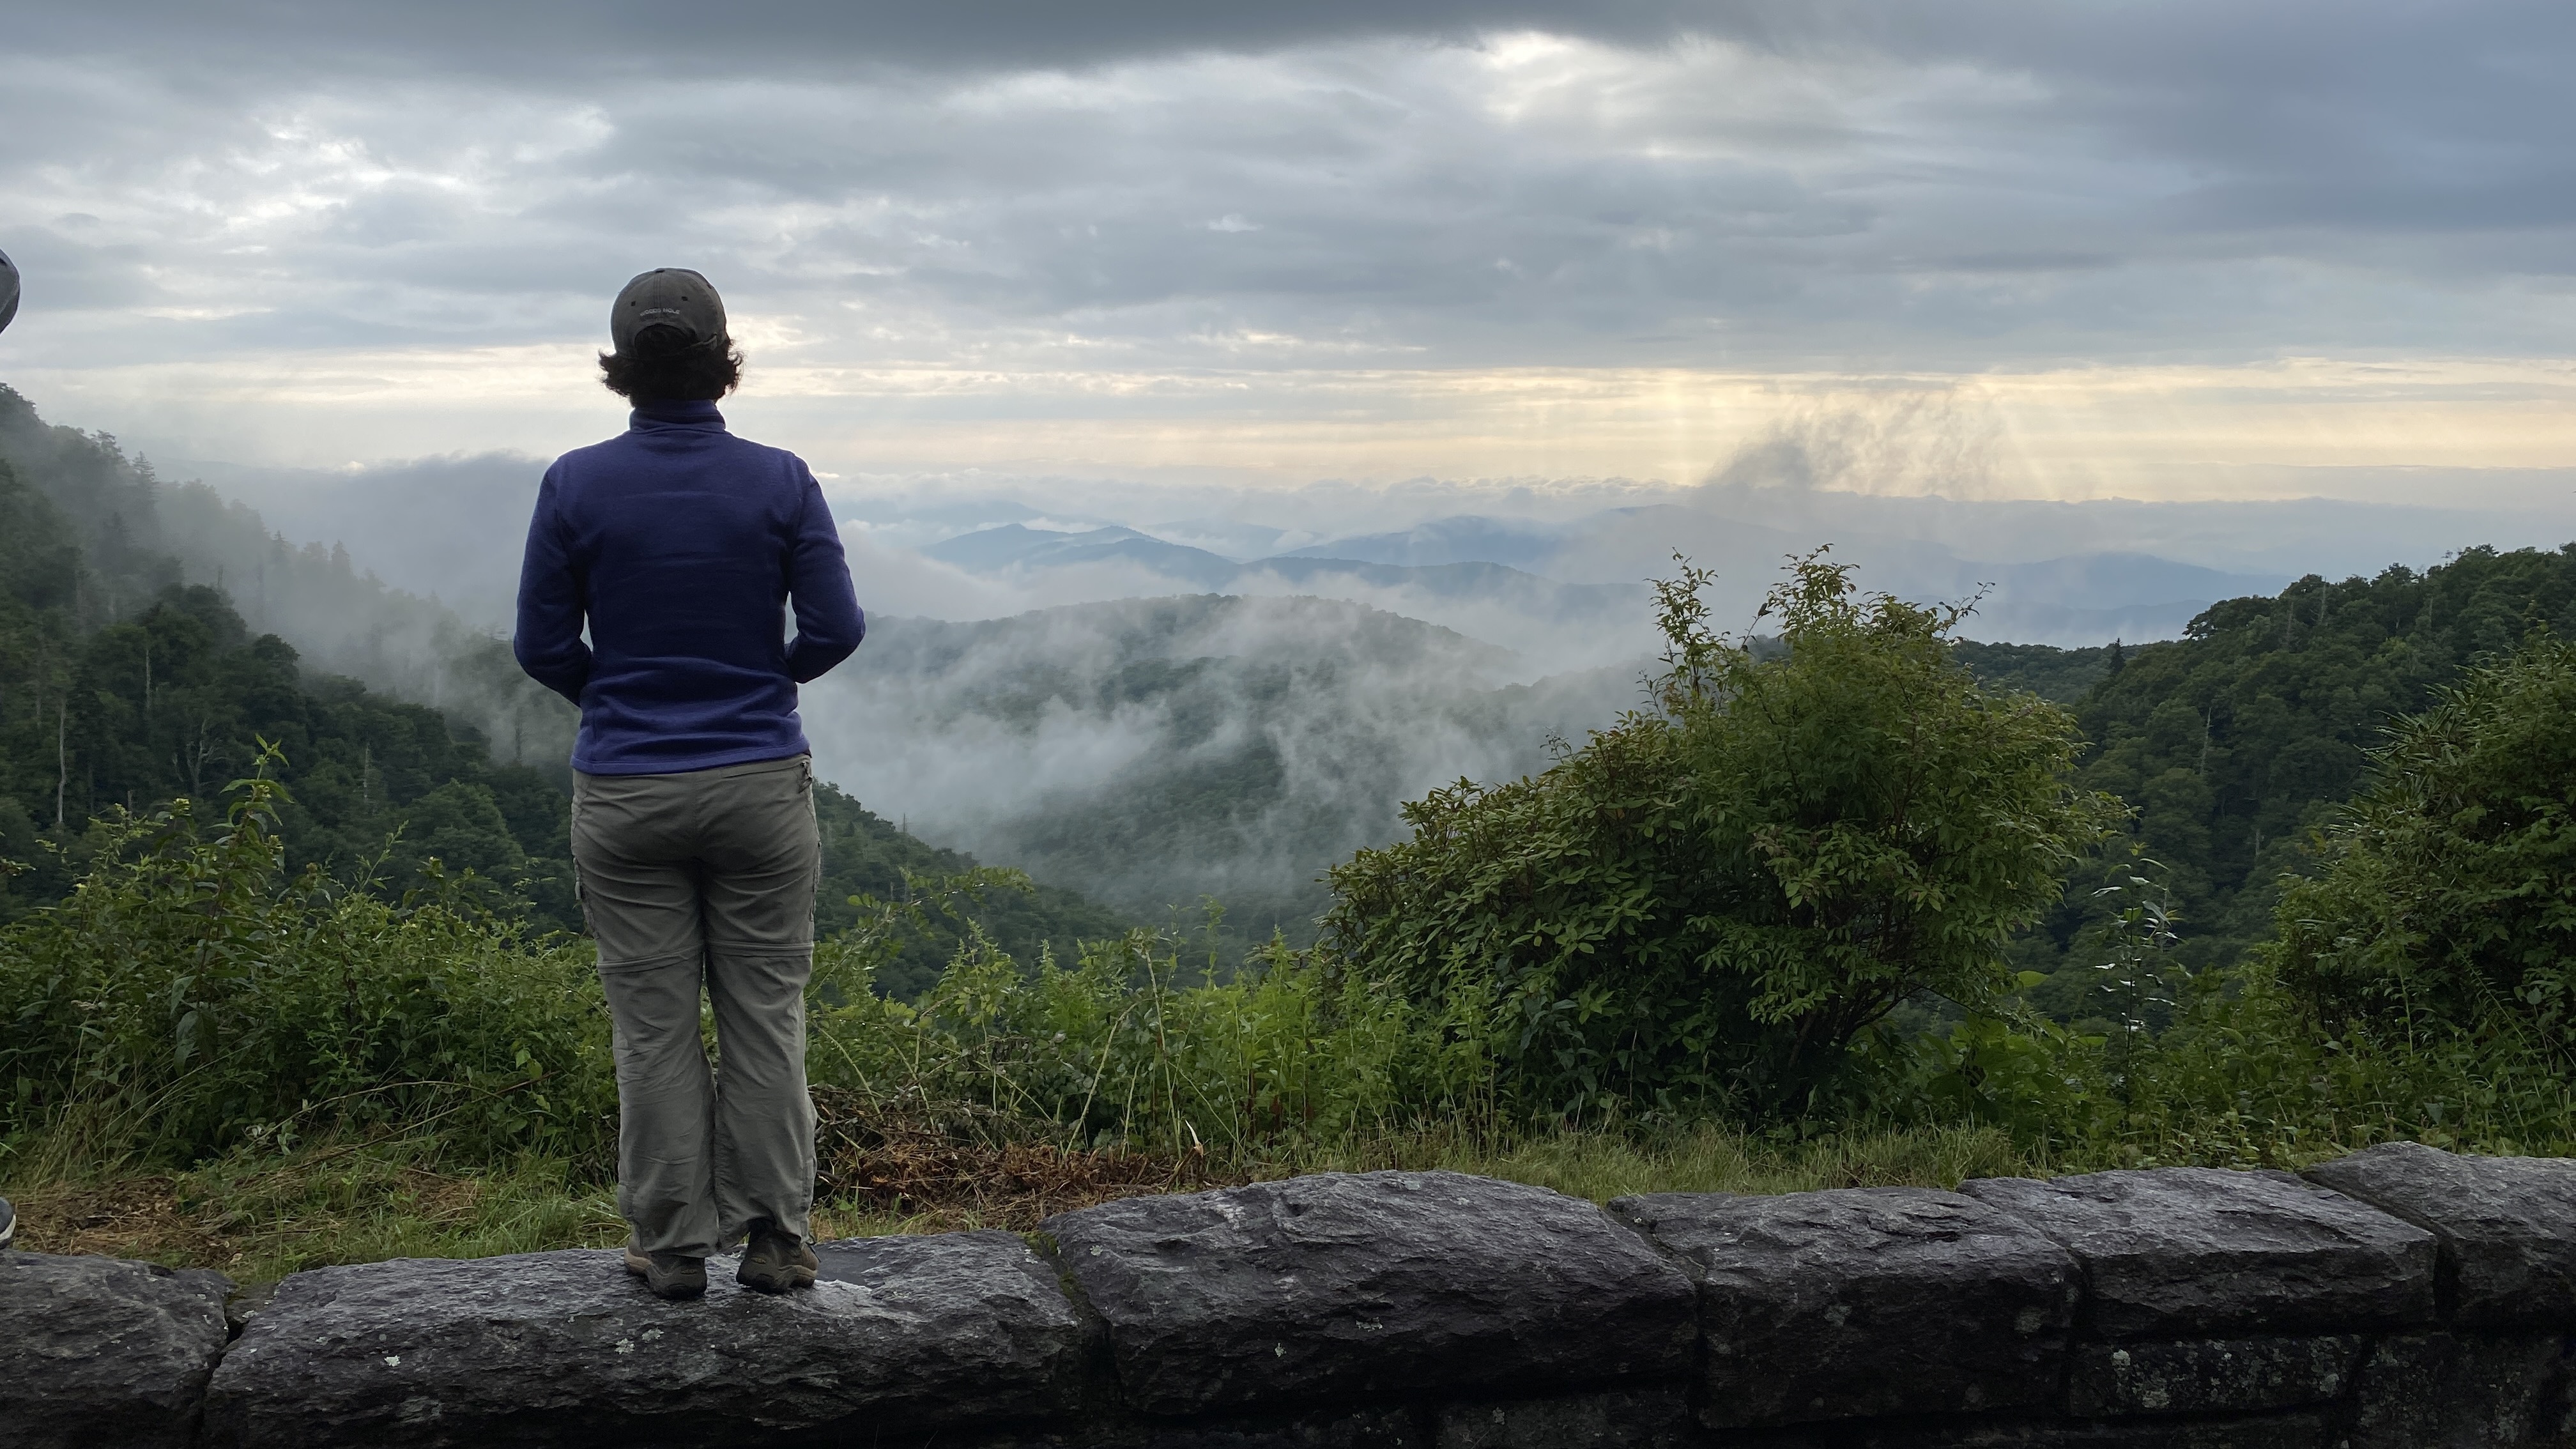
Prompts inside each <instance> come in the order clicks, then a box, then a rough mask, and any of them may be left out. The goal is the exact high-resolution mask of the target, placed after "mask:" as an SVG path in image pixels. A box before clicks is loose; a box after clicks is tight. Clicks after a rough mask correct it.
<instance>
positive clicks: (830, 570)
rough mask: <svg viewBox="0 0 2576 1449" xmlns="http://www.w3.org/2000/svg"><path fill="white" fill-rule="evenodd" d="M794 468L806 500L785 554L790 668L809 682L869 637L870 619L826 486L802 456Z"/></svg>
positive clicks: (797, 678)
mask: <svg viewBox="0 0 2576 1449" xmlns="http://www.w3.org/2000/svg"><path fill="white" fill-rule="evenodd" d="M796 472H797V475H798V477H799V478H800V480H801V481H802V482H803V484H804V504H803V506H802V507H801V508H800V509H799V510H798V512H797V520H796V536H795V538H794V539H793V540H792V541H791V542H790V543H789V545H788V553H787V592H788V594H789V595H790V596H791V597H792V598H793V600H794V602H795V609H796V642H795V643H793V644H790V645H789V646H788V647H787V673H788V677H790V678H792V679H794V680H795V681H796V682H797V683H798V684H805V683H809V682H811V681H813V680H816V679H820V678H822V677H823V675H824V674H825V673H826V672H828V671H829V670H830V669H831V667H832V666H833V665H835V664H838V663H840V662H841V661H842V660H844V659H847V658H849V657H850V652H851V651H852V650H854V649H856V648H858V647H859V641H860V640H861V639H864V638H866V637H867V632H868V618H867V615H865V614H864V613H861V612H860V611H859V599H858V595H857V593H856V592H855V591H854V590H852V588H851V587H850V562H849V560H848V559H847V558H845V557H844V556H843V555H842V553H841V530H840V527H839V526H838V525H837V524H835V523H833V522H832V506H831V505H830V504H828V503H826V502H824V501H823V485H822V484H820V483H817V482H815V481H814V474H813V471H812V470H811V469H808V468H807V467H806V466H805V464H804V462H803V461H802V460H799V461H798V462H797V464H796Z"/></svg>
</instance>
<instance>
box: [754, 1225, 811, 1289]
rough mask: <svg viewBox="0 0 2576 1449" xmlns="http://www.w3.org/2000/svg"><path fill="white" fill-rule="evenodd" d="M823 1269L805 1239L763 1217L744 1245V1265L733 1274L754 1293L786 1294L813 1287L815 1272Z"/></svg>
mask: <svg viewBox="0 0 2576 1449" xmlns="http://www.w3.org/2000/svg"><path fill="white" fill-rule="evenodd" d="M821 1266H822V1264H821V1263H819V1262H817V1261H816V1260H815V1258H814V1250H813V1249H812V1248H810V1247H807V1246H806V1245H805V1240H804V1239H803V1238H800V1237H798V1236H796V1235H795V1234H793V1233H782V1232H780V1231H779V1230H778V1229H776V1228H774V1227H771V1226H770V1224H769V1220H768V1219H767V1218H762V1219H760V1220H759V1221H757V1222H755V1223H753V1224H752V1225H751V1237H750V1239H749V1240H748V1241H746V1242H745V1243H744V1244H743V1245H742V1266H741V1267H740V1268H738V1269H736V1270H735V1271H734V1275H733V1280H734V1281H735V1282H737V1283H739V1284H741V1285H742V1286H744V1287H745V1288H749V1289H752V1290H753V1291H755V1292H760V1293H785V1292H787V1291H789V1290H790V1289H794V1288H811V1287H813V1286H814V1270H815V1269H817V1268H819V1267H821Z"/></svg>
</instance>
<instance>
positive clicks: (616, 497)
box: [512, 267, 866, 1298]
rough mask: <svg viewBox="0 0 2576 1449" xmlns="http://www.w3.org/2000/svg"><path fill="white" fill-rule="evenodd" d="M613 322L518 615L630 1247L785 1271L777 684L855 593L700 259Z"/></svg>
mask: <svg viewBox="0 0 2576 1449" xmlns="http://www.w3.org/2000/svg"><path fill="white" fill-rule="evenodd" d="M609 335H610V338H611V340H612V341H613V343H614V344H615V348H616V350H615V351H614V352H612V353H604V354H602V355H601V357H600V359H599V364H600V371H601V373H602V374H603V378H602V380H603V381H604V382H605V383H606V384H607V386H608V389H609V391H611V392H615V393H618V394H621V395H623V396H624V397H626V398H628V399H629V400H630V401H632V402H633V403H634V405H635V407H634V412H633V413H632V414H631V415H630V416H629V418H628V423H627V429H626V431H625V432H624V433H623V434H620V435H619V436H617V437H615V438H611V439H609V440H608V441H607V442H604V443H597V444H594V445H592V446H590V447H587V448H579V449H576V450H574V451H572V452H569V453H566V454H564V455H563V456H562V457H561V458H558V459H556V460H555V464H554V466H553V467H551V468H549V469H547V470H546V476H545V482H544V483H543V484H542V485H541V486H540V487H539V488H538V491H537V506H536V514H535V517H534V518H533V519H531V520H530V522H529V524H528V547H527V557H526V561H525V563H524V564H523V565H522V567H521V570H520V574H519V619H518V634H517V637H516V638H515V639H514V640H513V641H512V643H513V647H514V648H515V650H516V652H517V654H518V658H519V665H520V667H521V668H523V669H525V670H526V671H527V672H528V674H529V676H530V677H531V678H533V679H535V680H537V682H539V683H541V684H543V685H545V686H546V687H547V688H549V689H552V690H554V691H555V692H556V693H558V694H561V695H563V696H564V697H565V698H567V699H569V700H571V701H572V702H573V703H575V704H577V705H579V706H580V707H581V733H580V735H579V737H578V739H577V741H576V742H575V744H574V746H573V755H572V765H573V771H574V774H573V802H572V855H573V865H574V868H575V871H576V874H577V880H578V883H579V887H580V893H581V903H582V914H583V918H584V919H585V920H586V921H587V922H588V923H589V926H590V933H591V935H592V936H593V937H594V938H595V939H596V940H597V941H598V943H599V978H600V981H601V983H602V985H603V986H604V987H605V988H606V990H607V995H608V1010H609V1016H610V1018H611V1020H612V1022H613V1024H614V1028H615V1039H616V1052H615V1054H616V1060H617V1103H618V1133H617V1207H618V1211H619V1213H621V1214H622V1215H623V1216H624V1217H625V1219H626V1221H627V1222H628V1224H630V1225H631V1226H632V1228H633V1230H634V1231H633V1234H632V1236H631V1237H630V1238H629V1239H628V1241H627V1247H626V1268H627V1271H628V1272H631V1273H633V1274H635V1275H636V1276H638V1277H640V1278H642V1279H643V1280H644V1282H645V1286H647V1287H648V1288H650V1289H651V1290H652V1291H653V1292H654V1293H655V1294H657V1295H659V1296H660V1297H664V1298H694V1297H696V1296H698V1295H699V1294H701V1293H703V1292H705V1291H706V1283H707V1273H706V1260H707V1258H708V1257H709V1256H711V1255H713V1254H714V1253H716V1252H718V1251H720V1250H722V1249H723V1248H725V1247H727V1246H729V1245H730V1244H732V1243H733V1242H735V1241H736V1240H738V1239H739V1240H742V1241H743V1243H744V1247H743V1254H742V1264H741V1268H740V1270H739V1271H738V1272H737V1273H736V1275H735V1276H736V1278H737V1280H738V1281H740V1282H741V1283H743V1284H744V1285H745V1286H747V1287H751V1288H755V1289H759V1290H761V1291H763V1292H768V1293H784V1292H787V1291H788V1290H789V1289H791V1288H797V1287H806V1286H811V1285H812V1283H813V1281H814V1271H815V1266H816V1264H815V1258H814V1252H813V1248H812V1245H811V1241H810V1240H811V1232H810V1222H809V1214H810V1211H811V1209H812V1206H813V1199H814V1105H813V1100H812V1099H811V1098H810V1097H808V1096H807V1095H806V1090H805V985H806V981H807V979H808V977H809V976H810V975H811V973H812V970H813V960H814V892H815V887H816V882H817V879H818V876H819V873H820V864H821V845H820V838H819V836H818V834H817V831H816V828H815V823H814V795H813V791H814V771H813V764H812V760H811V757H810V755H809V754H808V751H807V746H806V743H805V732H804V727H803V725H802V723H801V722H800V721H799V720H798V718H797V714H796V687H797V686H798V685H800V684H803V683H805V682H806V681H808V680H811V679H814V678H816V677H818V676H820V675H821V674H822V673H823V672H824V671H825V670H828V669H830V668H831V667H832V666H834V665H836V664H838V663H840V662H841V661H842V660H843V659H846V658H848V657H849V655H850V652H851V651H852V650H854V649H856V648H857V647H858V646H859V640H860V638H861V637H862V636H863V635H864V633H865V632H866V620H865V617H864V616H863V615H862V614H861V613H860V611H859V605H858V601H857V599H856V598H855V597H854V595H853V592H852V590H851V587H850V570H849V565H848V563H847V562H846V561H845V560H844V559H843V557H842V554H841V539H840V534H839V533H838V531H837V530H836V529H835V528H834V527H833V523H832V514H831V510H830V508H829V507H828V506H826V505H825V503H824V501H823V491H822V488H821V487H820V486H819V485H818V484H816V483H815V481H814V475H813V473H812V472H811V471H810V470H808V469H807V468H806V466H805V463H804V461H803V460H802V459H800V458H798V457H797V456H796V455H795V454H793V453H788V452H784V451H782V450H780V449H777V448H767V447H763V446H761V445H759V444H757V443H753V442H748V441H746V440H744V439H741V438H737V437H735V436H733V435H732V434H731V433H729V432H727V431H726V430H725V421H724V415H723V414H722V413H720V412H718V411H717V410H716V400H717V399H719V398H722V397H724V396H726V395H727V394H729V393H731V392H732V391H733V390H734V388H735V387H736V386H737V385H738V384H739V382H740V380H741V371H742V354H741V353H740V352H739V351H738V350H736V349H735V347H734V345H733V341H732V339H731V337H730V336H729V335H728V333H727V331H726V328H725V312H724V302H723V301H722V299H720V298H719V297H718V296H717V295H716V291H715V288H714V287H713V286H711V285H709V284H708V282H707V279H706V278H704V277H702V276H700V275H698V274H697V273H696V272H693V271H687V270H683V269H681V268H677V267H664V268H658V269H656V270H654V271H650V272H646V273H644V274H643V275H641V276H639V277H637V278H635V279H634V280H633V281H631V282H628V283H627V284H626V289H625V290H624V291H622V292H620V293H618V295H617V301H616V303H615V305H614V307H613V308H612V309H611V311H610V314H609ZM791 600H792V601H793V605H794V610H795V621H796V637H795V638H794V640H793V641H792V642H791V641H785V639H784V636H785V633H786V630H785V627H784V625H785V613H786V610H787V607H788V605H789V602H790V601H791ZM585 624H587V626H588V628H589V631H590V642H589V643H587V644H585V643H584V642H583V641H582V630H583V627H584V625H585ZM701 989H703V990H704V991H705V992H706V994H707V995H708V996H709V997H710V998H712V999H713V1001H714V1003H715V1017H716V1038H717V1046H718V1050H719V1052H720V1054H721V1059H722V1070H721V1071H717V1072H710V1071H709V1069H708V1065H707V1058H706V1052H705V1049H704V1047H703V1046H702V1044H701V1042H700V1038H699V1032H698V1011H699V1008H698V1000H699V992H700V990H701Z"/></svg>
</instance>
